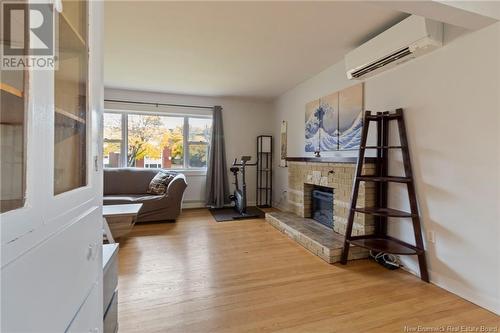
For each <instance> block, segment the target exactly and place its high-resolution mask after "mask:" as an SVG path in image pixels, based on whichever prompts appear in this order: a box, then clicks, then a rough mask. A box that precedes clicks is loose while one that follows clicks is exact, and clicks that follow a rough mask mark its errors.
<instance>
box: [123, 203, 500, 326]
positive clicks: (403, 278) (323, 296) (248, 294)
mask: <svg viewBox="0 0 500 333" xmlns="http://www.w3.org/2000/svg"><path fill="white" fill-rule="evenodd" d="M499 324H500V323H499V317H498V316H496V315H495V314H493V313H491V312H488V311H486V310H484V309H481V308H480V307H478V306H475V305H474V304H472V303H469V302H467V301H465V300H463V299H461V298H459V297H457V296H455V295H453V294H451V293H448V292H446V291H445V290H443V289H440V288H438V287H436V286H434V285H431V284H426V283H423V282H421V281H420V279H418V278H417V277H414V276H412V275H410V274H408V273H406V272H404V271H402V270H397V271H388V270H386V269H384V268H382V267H381V266H379V265H377V264H375V263H373V262H371V261H368V260H361V261H354V262H350V263H349V264H348V265H347V266H342V265H329V264H327V263H325V262H324V261H323V260H321V259H320V258H318V257H316V256H313V255H311V254H310V253H309V252H307V250H305V249H303V248H302V247H300V246H299V245H297V244H296V243H294V242H293V241H291V240H290V239H288V238H287V237H286V236H285V235H283V234H281V233H280V232H279V231H277V230H275V229H274V228H273V227H271V226H270V225H268V224H267V223H266V222H265V221H264V220H263V219H259V220H245V221H239V222H222V223H217V222H215V221H214V220H213V218H212V216H211V215H210V213H209V212H208V211H207V210H204V209H198V210H185V211H184V212H183V213H182V217H181V218H180V219H179V220H178V221H177V223H171V224H146V225H144V224H140V225H136V226H135V227H134V230H133V232H132V233H131V234H130V236H129V238H128V239H126V240H125V241H123V242H122V243H121V244H120V277H119V325H120V332H122V333H123V332H182V333H192V332H221V333H222V332H238V333H239V332H349V333H356V332H383V333H387V332H407V331H405V325H406V326H408V327H412V328H416V327H417V326H419V325H420V326H432V327H439V326H445V327H446V326H448V325H452V326H457V325H469V326H479V325H484V326H497V327H498V325H499Z"/></svg>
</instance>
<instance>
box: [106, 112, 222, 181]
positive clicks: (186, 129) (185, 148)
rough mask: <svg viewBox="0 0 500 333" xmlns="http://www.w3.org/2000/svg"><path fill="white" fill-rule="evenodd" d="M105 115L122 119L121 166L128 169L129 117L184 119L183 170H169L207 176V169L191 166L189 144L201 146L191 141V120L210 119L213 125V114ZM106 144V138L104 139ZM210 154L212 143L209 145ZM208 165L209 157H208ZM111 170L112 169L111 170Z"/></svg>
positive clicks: (133, 113)
mask: <svg viewBox="0 0 500 333" xmlns="http://www.w3.org/2000/svg"><path fill="white" fill-rule="evenodd" d="M104 113H105V114H106V113H113V114H120V115H121V116H122V118H121V129H122V130H121V141H122V144H121V145H120V166H119V167H127V154H128V116H129V115H152V116H160V117H172V118H183V119H184V123H183V129H182V152H183V166H182V168H177V167H172V168H170V169H169V170H173V171H180V172H187V173H193V174H201V175H205V174H206V172H207V167H191V166H189V144H191V143H192V144H199V142H198V141H189V119H190V118H192V119H210V120H212V125H213V114H212V113H210V114H182V113H179V112H164V111H163V112H162V111H157V112H155V111H141V110H116V109H107V108H106V109H104ZM103 142H104V137H103ZM207 146H208V147H209V149H208V154H210V142H208V143H207ZM207 163H208V156H207ZM110 169H111V168H110Z"/></svg>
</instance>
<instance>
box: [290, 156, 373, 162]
mask: <svg viewBox="0 0 500 333" xmlns="http://www.w3.org/2000/svg"><path fill="white" fill-rule="evenodd" d="M286 160H287V161H288V162H316V163H352V164H356V163H357V162H358V158H357V157H341V156H325V157H314V156H304V157H287V158H286ZM376 160H377V159H376V158H375V157H365V163H375V161H376Z"/></svg>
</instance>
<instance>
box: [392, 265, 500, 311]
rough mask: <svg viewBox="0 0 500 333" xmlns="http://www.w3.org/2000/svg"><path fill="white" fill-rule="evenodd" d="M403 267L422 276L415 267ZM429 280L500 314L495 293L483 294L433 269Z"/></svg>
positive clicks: (498, 302)
mask: <svg viewBox="0 0 500 333" xmlns="http://www.w3.org/2000/svg"><path fill="white" fill-rule="evenodd" d="M401 268H402V269H403V270H405V271H407V272H408V273H410V274H413V275H415V276H418V277H419V278H420V273H418V272H416V271H414V270H413V269H410V268H408V267H407V266H403V267H401ZM429 280H430V282H431V283H432V284H434V285H436V286H438V287H439V288H442V289H444V290H446V291H449V292H450V293H452V294H455V295H457V296H459V297H461V298H463V299H465V300H467V301H469V302H471V303H474V304H476V305H478V306H480V307H482V308H484V309H486V310H488V311H491V312H493V313H495V314H497V315H500V300H498V299H497V298H496V297H495V295H490V294H481V293H479V292H478V291H477V290H474V289H472V288H468V287H467V286H464V284H463V283H461V282H459V281H457V280H455V279H451V278H449V277H446V276H442V275H440V274H439V273H437V272H434V271H432V270H429Z"/></svg>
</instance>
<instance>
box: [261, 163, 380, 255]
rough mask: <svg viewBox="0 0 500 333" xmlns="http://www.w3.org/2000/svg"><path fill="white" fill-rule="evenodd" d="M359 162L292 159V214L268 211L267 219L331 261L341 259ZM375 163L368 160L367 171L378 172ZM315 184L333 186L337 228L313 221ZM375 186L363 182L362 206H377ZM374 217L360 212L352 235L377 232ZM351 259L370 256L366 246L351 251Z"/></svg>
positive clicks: (290, 201) (360, 201)
mask: <svg viewBox="0 0 500 333" xmlns="http://www.w3.org/2000/svg"><path fill="white" fill-rule="evenodd" d="M355 171H356V163H355V162H343V163H336V162H335V163H334V162H332V163H331V162H289V164H288V210H289V212H288V213H281V212H274V213H268V214H266V220H267V221H268V222H269V223H270V224H271V225H273V226H274V227H275V228H277V229H278V230H280V231H281V232H283V233H285V234H286V235H288V236H289V237H290V238H292V239H294V240H295V241H296V242H297V243H299V244H301V245H302V246H304V247H305V248H306V249H308V250H309V251H311V252H312V253H314V254H316V255H317V256H319V257H321V258H322V259H323V260H325V261H327V262H329V263H335V262H338V261H339V260H340V254H341V251H342V246H343V241H344V236H343V235H345V229H346V225H347V218H348V216H349V206H350V200H351V198H350V196H351V191H352V184H353V179H354V174H355ZM374 172H375V165H374V164H370V163H366V164H365V168H364V170H363V174H366V175H370V174H374ZM314 185H319V186H323V187H329V188H333V193H334V202H333V203H332V204H333V205H334V209H333V224H334V226H333V230H332V229H330V228H328V227H326V226H323V225H321V224H320V223H318V222H316V221H314V220H312V219H311V218H310V217H311V192H312V189H313V188H314ZM374 201H375V187H374V185H373V184H371V183H364V182H362V183H361V185H360V191H359V199H358V203H359V206H360V207H363V206H365V207H367V206H368V207H369V206H373V205H374V203H375V202H374ZM373 228H374V227H373V217H372V216H370V215H365V214H359V213H356V215H355V218H354V226H353V232H352V235H365V234H371V233H373ZM350 252H351V255H350V259H360V258H365V257H367V256H368V252H367V251H366V250H364V249H353V250H351V251H350Z"/></svg>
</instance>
